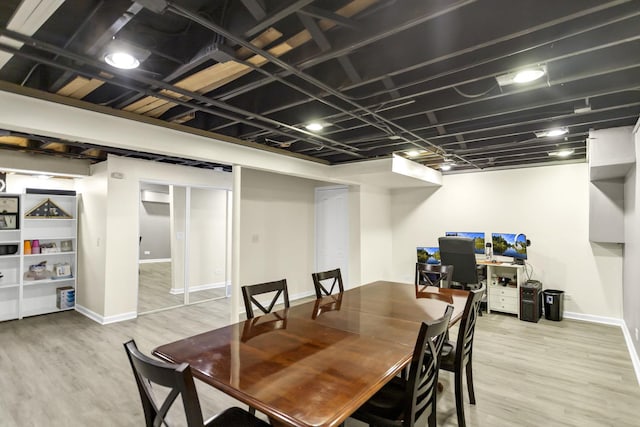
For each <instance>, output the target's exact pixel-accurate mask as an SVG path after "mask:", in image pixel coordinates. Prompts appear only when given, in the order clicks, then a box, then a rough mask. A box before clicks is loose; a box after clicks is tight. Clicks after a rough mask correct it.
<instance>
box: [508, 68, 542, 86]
mask: <svg viewBox="0 0 640 427" xmlns="http://www.w3.org/2000/svg"><path fill="white" fill-rule="evenodd" d="M546 73H547V69H546V67H535V68H526V69H523V70H520V71H514V72H512V73H507V74H502V75H500V76H497V77H496V80H497V81H498V84H499V85H500V86H508V85H512V84H514V83H518V84H519V83H529V82H532V81H534V80H537V79H539V78H540V77H542V76H544V75H545V74H546Z"/></svg>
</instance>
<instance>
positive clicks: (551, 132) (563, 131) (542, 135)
mask: <svg viewBox="0 0 640 427" xmlns="http://www.w3.org/2000/svg"><path fill="white" fill-rule="evenodd" d="M567 133H569V129H568V128H553V129H547V130H543V131H541V132H535V134H536V137H538V138H545V137H547V136H549V137H554V136H562V135H565V134H567Z"/></svg>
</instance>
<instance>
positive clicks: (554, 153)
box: [549, 148, 576, 157]
mask: <svg viewBox="0 0 640 427" xmlns="http://www.w3.org/2000/svg"><path fill="white" fill-rule="evenodd" d="M575 152H576V150H574V149H573V148H565V149H562V150H558V151H552V152H550V153H549V155H550V156H552V157H569V156H570V155H572V154H573V153H575Z"/></svg>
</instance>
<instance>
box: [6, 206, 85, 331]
mask: <svg viewBox="0 0 640 427" xmlns="http://www.w3.org/2000/svg"><path fill="white" fill-rule="evenodd" d="M7 196H16V197H18V198H19V200H20V209H19V210H20V215H19V221H18V224H17V227H18V228H17V229H15V230H6V229H0V248H4V249H0V272H1V273H2V276H3V277H2V278H0V320H9V319H21V318H23V317H26V316H34V315H38V314H45V313H52V312H56V311H62V310H70V309H73V308H74V304H73V302H74V301H75V289H76V267H77V252H76V251H77V197H76V196H66V195H53V194H20V195H7ZM0 197H6V196H5V195H0ZM43 203H46V204H45V205H44V206H43V205H42V204H43ZM39 206H41V209H37V208H38V207H39ZM33 209H36V211H35V212H33V213H32V214H31V215H30V214H29V213H30V212H32V210H33ZM0 215H1V213H0ZM0 225H1V223H0ZM27 241H28V242H29V243H28V244H27V243H26V242H27ZM36 242H37V243H36ZM14 245H17V248H16V252H15V253H12V254H9V253H8V252H11V251H12V250H13V248H14V247H15V246H14ZM29 251H32V253H28V252H29ZM2 252H6V253H5V254H4V255H3V254H2ZM62 290H64V291H62ZM61 295H62V296H63V297H65V298H64V299H63V300H62V301H60V298H59V297H60V296H61ZM71 295H73V297H71Z"/></svg>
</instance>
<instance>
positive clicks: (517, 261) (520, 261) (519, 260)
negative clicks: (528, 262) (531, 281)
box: [511, 259, 524, 265]
mask: <svg viewBox="0 0 640 427" xmlns="http://www.w3.org/2000/svg"><path fill="white" fill-rule="evenodd" d="M511 264H513V265H524V260H523V259H514V260H513V262H512V263H511Z"/></svg>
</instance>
